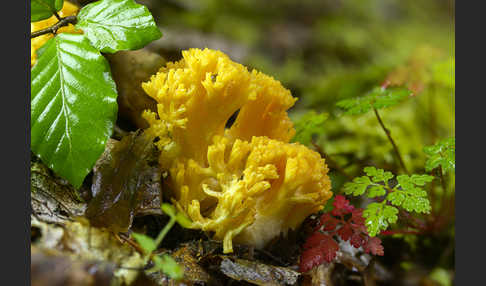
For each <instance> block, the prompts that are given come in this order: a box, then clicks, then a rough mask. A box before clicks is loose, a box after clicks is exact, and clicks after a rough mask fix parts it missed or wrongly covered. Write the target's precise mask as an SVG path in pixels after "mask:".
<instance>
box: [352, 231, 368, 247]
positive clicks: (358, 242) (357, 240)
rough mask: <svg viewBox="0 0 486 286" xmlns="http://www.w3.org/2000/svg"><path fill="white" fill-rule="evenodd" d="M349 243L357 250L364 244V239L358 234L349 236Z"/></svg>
mask: <svg viewBox="0 0 486 286" xmlns="http://www.w3.org/2000/svg"><path fill="white" fill-rule="evenodd" d="M349 243H351V245H352V246H354V247H356V248H359V247H360V246H362V245H363V244H364V243H365V239H364V238H363V237H362V236H361V235H360V234H359V233H355V234H353V235H352V236H351V240H350V241H349Z"/></svg>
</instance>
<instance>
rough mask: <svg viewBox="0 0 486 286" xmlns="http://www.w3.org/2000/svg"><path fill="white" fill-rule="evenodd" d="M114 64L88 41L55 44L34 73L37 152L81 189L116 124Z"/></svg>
mask: <svg viewBox="0 0 486 286" xmlns="http://www.w3.org/2000/svg"><path fill="white" fill-rule="evenodd" d="M116 97H117V93H116V86H115V82H114V81H113V79H112V78H111V74H110V66H109V64H108V61H107V60H106V59H105V58H104V57H103V56H102V55H101V54H100V52H99V51H98V50H96V49H95V48H94V47H93V46H91V44H90V43H89V41H88V39H87V38H86V37H85V36H84V35H75V34H69V33H61V34H59V35H57V36H55V37H54V38H52V39H50V40H49V41H48V42H47V43H46V44H45V48H44V51H43V52H42V54H41V55H40V56H39V58H38V60H37V63H36V64H35V65H34V67H33V68H32V70H31V95H30V98H31V103H30V107H31V109H30V116H31V120H30V134H31V149H32V152H34V153H35V154H36V155H37V156H38V157H39V158H40V159H41V160H42V162H44V163H45V164H46V165H47V166H48V167H49V168H50V169H52V170H53V171H54V172H56V174H58V175H59V176H61V177H63V178H65V179H67V180H68V181H69V182H70V183H71V184H72V185H73V186H74V187H75V188H79V187H80V186H81V184H82V183H83V180H84V178H85V177H86V175H87V174H88V173H89V172H90V171H91V169H92V168H93V165H94V164H95V163H96V160H98V158H99V157H100V155H101V154H102V153H103V150H104V149H105V145H106V141H107V140H108V138H109V137H110V136H111V133H112V130H113V123H114V121H115V120H116V115H117V105H116Z"/></svg>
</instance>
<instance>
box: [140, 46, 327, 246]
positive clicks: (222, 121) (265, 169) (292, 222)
mask: <svg viewBox="0 0 486 286" xmlns="http://www.w3.org/2000/svg"><path fill="white" fill-rule="evenodd" d="M182 55H183V59H182V60H180V61H178V62H175V63H169V64H167V66H166V67H164V68H162V69H161V70H160V71H159V72H158V73H157V74H156V75H154V76H152V78H151V79H150V81H149V82H147V83H144V84H143V88H144V90H145V91H146V92H147V94H148V95H149V96H151V97H153V98H154V99H155V100H156V101H157V102H158V105H157V111H158V112H157V113H158V114H155V113H152V112H149V111H147V112H145V113H144V117H145V118H146V119H147V121H148V122H149V124H150V128H149V129H148V130H147V132H152V133H153V134H154V135H156V136H158V137H159V138H160V141H159V142H158V146H159V148H160V149H161V151H162V152H161V157H160V163H161V165H162V166H163V167H164V168H166V169H168V170H169V174H170V177H169V178H168V180H167V181H168V185H169V187H170V189H171V190H172V192H173V194H172V195H173V201H174V203H175V204H176V206H177V207H178V208H179V209H180V210H181V211H184V212H185V213H187V215H188V216H189V217H190V218H191V219H192V221H193V223H192V227H193V228H197V229H202V230H204V231H208V232H214V238H216V239H219V240H223V247H224V252H225V253H227V252H232V250H233V248H232V242H233V241H237V242H240V243H248V244H251V245H255V246H257V247H263V246H264V245H265V244H266V243H267V242H268V241H269V240H271V239H272V238H274V237H275V236H277V235H279V234H280V233H282V232H283V233H286V232H287V231H288V230H289V229H295V228H297V227H298V226H299V224H300V223H301V222H302V221H303V220H304V219H305V218H306V217H307V216H308V215H310V214H311V213H314V212H316V211H318V210H320V209H321V208H322V207H323V205H324V204H325V202H326V201H327V200H328V199H329V198H330V197H331V195H332V193H331V191H330V188H331V184H330V180H329V177H328V176H327V172H328V169H327V166H326V164H325V162H324V159H322V158H321V157H320V155H319V154H318V153H316V152H314V151H312V150H310V149H308V148H306V147H305V146H303V145H300V144H298V143H293V144H291V143H288V142H289V141H290V139H291V138H292V136H293V135H294V134H295V130H294V128H293V125H292V122H291V121H290V119H289V117H288V115H287V109H289V108H290V107H291V106H292V105H293V104H294V103H295V100H296V99H295V98H293V97H292V95H291V94H290V92H289V91H288V90H287V89H285V88H284V87H283V86H282V85H281V84H280V82H278V81H276V80H275V79H273V78H272V77H269V76H267V75H264V74H262V73H260V72H258V71H255V70H254V71H252V72H249V71H248V70H247V69H246V68H245V67H244V66H242V65H240V64H238V63H235V62H233V61H231V60H230V58H229V57H228V56H227V55H225V54H223V53H222V52H219V51H213V50H208V49H205V50H199V49H190V50H188V51H183V52H182ZM237 111H239V113H238V115H237V117H236V119H235V122H234V124H233V125H232V126H231V127H230V128H229V129H225V126H226V123H227V121H228V120H229V118H230V117H231V116H232V115H233V114H235V113H236V112H237Z"/></svg>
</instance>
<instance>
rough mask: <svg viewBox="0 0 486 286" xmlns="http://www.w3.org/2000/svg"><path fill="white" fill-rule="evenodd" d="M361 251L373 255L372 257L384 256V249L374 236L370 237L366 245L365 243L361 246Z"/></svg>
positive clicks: (379, 240)
mask: <svg viewBox="0 0 486 286" xmlns="http://www.w3.org/2000/svg"><path fill="white" fill-rule="evenodd" d="M363 249H364V251H365V252H366V253H370V252H371V254H373V255H380V256H383V254H385V252H384V249H383V245H381V239H379V238H378V237H376V236H375V237H370V238H369V239H368V243H366V244H365V245H364V246H363Z"/></svg>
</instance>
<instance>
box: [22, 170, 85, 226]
mask: <svg viewBox="0 0 486 286" xmlns="http://www.w3.org/2000/svg"><path fill="white" fill-rule="evenodd" d="M30 185H31V206H32V214H33V215H34V216H35V217H37V218H38V219H39V220H41V221H44V222H49V223H63V222H65V221H67V220H70V219H72V218H74V217H76V216H80V215H82V214H83V213H84V211H85V209H86V203H85V202H83V201H82V200H81V199H80V198H79V196H78V194H77V193H76V190H75V189H74V188H73V186H72V185H71V184H69V183H68V182H67V181H66V180H63V179H61V178H59V177H57V176H55V175H54V174H53V172H52V171H50V170H49V168H47V166H45V165H44V164H42V163H41V162H35V161H31V166H30Z"/></svg>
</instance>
